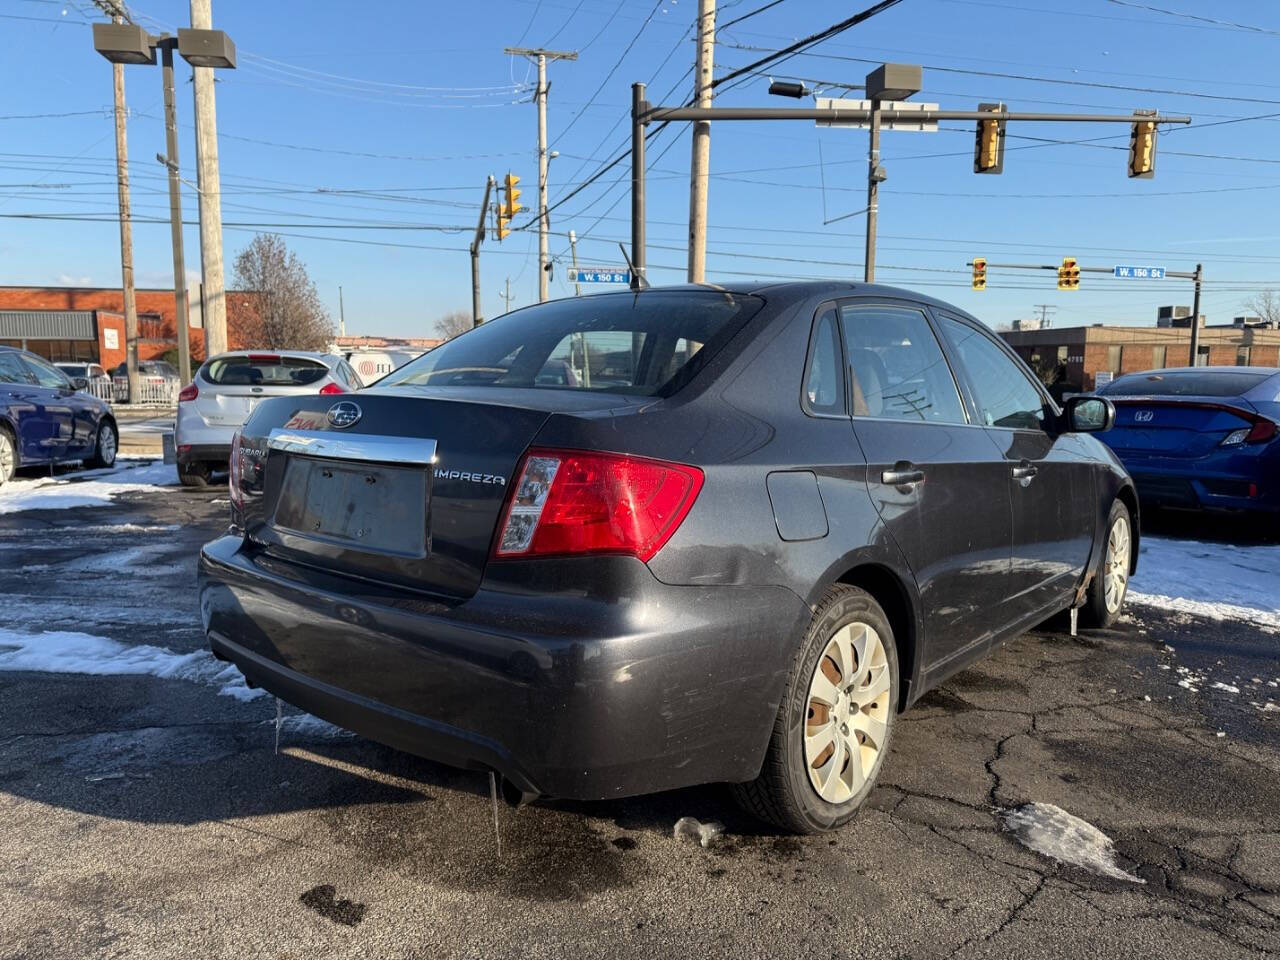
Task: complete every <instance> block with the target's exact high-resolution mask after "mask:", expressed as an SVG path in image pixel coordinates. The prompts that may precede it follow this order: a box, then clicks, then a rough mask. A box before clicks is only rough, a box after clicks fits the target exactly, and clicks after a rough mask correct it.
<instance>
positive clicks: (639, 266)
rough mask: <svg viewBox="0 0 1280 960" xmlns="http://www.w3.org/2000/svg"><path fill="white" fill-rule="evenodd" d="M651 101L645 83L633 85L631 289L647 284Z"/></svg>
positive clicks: (640, 287) (637, 288)
mask: <svg viewBox="0 0 1280 960" xmlns="http://www.w3.org/2000/svg"><path fill="white" fill-rule="evenodd" d="M649 110H650V107H649V101H648V100H646V99H645V98H644V84H643V83H633V84H632V85H631V262H630V264H628V265H629V266H630V267H631V289H632V290H641V289H643V288H644V284H645V280H647V279H648V278H647V277H646V276H645V268H646V259H645V235H644V233H645V195H644V128H645V127H646V126H647V125H648V120H647V119H646V115H647V114H648V113H649Z"/></svg>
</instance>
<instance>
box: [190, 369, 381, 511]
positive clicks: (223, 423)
mask: <svg viewBox="0 0 1280 960" xmlns="http://www.w3.org/2000/svg"><path fill="white" fill-rule="evenodd" d="M360 386H361V384H360V378H359V377H358V376H357V375H356V372H355V371H354V370H352V369H351V365H350V364H348V363H347V361H345V360H343V359H342V358H341V357H338V356H334V355H333V354H330V353H305V352H303V351H299V350H286V351H280V352H276V351H266V350H235V351H232V352H230V353H220V354H218V355H217V356H216V357H213V358H212V359H210V360H206V361H205V363H204V364H203V365H202V366H201V367H200V369H199V370H197V371H196V375H195V376H194V377H193V378H192V381H191V384H190V385H189V386H186V387H183V389H182V392H181V393H179V394H178V415H177V419H176V420H175V421H174V428H173V441H174V445H175V446H176V447H177V454H178V479H179V480H181V481H182V483H183V485H185V486H188V487H203V486H204V485H205V484H206V483H207V482H208V480H209V473H210V472H211V471H212V470H225V469H226V468H227V459H228V457H229V456H230V455H231V438H232V436H234V435H235V432H236V430H238V429H239V428H240V427H241V426H242V425H243V424H244V422H245V421H246V420H248V419H249V414H250V413H252V412H253V408H254V407H256V406H257V405H258V402H259V401H261V400H264V399H266V398H267V397H283V396H295V395H301V394H315V393H326V394H328V393H333V394H337V393H348V392H351V391H354V390H359V389H360Z"/></svg>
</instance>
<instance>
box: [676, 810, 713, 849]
mask: <svg viewBox="0 0 1280 960" xmlns="http://www.w3.org/2000/svg"><path fill="white" fill-rule="evenodd" d="M723 833H724V824H723V823H721V822H720V821H718V820H708V821H707V822H706V823H701V822H700V821H698V820H696V819H695V818H693V817H681V818H680V819H679V820H677V821H676V826H675V829H674V830H673V831H672V835H673V836H674V837H675V838H676V839H677V840H682V839H684V838H686V837H687V838H689V839H690V840H697V841H698V842H699V843H700V844H702V845H703V846H704V847H709V846H711V845H712V844H713V843H715V842H716V840H717V839H718V838H719V837H720V836H721V835H722V834H723Z"/></svg>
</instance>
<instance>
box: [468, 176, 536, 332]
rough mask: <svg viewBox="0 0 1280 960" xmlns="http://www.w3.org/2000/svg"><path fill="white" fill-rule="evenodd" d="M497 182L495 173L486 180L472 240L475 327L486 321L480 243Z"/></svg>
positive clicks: (472, 309) (482, 239) (472, 307)
mask: <svg viewBox="0 0 1280 960" xmlns="http://www.w3.org/2000/svg"><path fill="white" fill-rule="evenodd" d="M496 183H497V181H496V180H494V179H493V174H490V175H489V177H488V178H487V179H486V180H485V182H484V201H483V202H482V203H481V204H480V220H479V222H478V223H476V235H475V237H474V239H472V241H471V326H473V327H478V326H480V324H482V323H484V312H483V311H482V310H481V309H480V244H481V243H482V242H484V221H485V217H487V216H488V215H489V193H490V192H491V191H492V190H493V188H494V185H495V184H496ZM499 239H501V236H499ZM544 299H545V298H544Z"/></svg>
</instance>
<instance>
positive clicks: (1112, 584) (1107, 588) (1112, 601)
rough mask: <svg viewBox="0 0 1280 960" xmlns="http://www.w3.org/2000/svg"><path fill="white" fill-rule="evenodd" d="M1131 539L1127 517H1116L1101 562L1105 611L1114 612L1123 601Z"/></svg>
mask: <svg viewBox="0 0 1280 960" xmlns="http://www.w3.org/2000/svg"><path fill="white" fill-rule="evenodd" d="M1132 549H1133V540H1132V538H1131V537H1130V535H1129V520H1128V518H1127V517H1116V521H1115V523H1113V524H1112V525H1111V532H1110V533H1109V534H1108V535H1107V556H1106V559H1105V561H1104V562H1103V568H1102V576H1103V599H1104V600H1105V601H1106V604H1107V612H1108V613H1115V612H1116V611H1118V610H1119V609H1120V604H1121V603H1123V602H1124V592H1125V588H1126V587H1127V586H1128V583H1129V566H1130V563H1129V561H1130V552H1131V550H1132Z"/></svg>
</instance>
